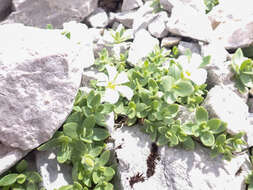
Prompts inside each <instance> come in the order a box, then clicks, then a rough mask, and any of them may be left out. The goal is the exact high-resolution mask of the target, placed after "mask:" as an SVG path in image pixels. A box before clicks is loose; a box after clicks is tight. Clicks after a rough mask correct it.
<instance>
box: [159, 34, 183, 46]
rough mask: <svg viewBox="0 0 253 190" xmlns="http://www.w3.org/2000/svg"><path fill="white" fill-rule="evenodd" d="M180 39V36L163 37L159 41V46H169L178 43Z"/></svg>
mask: <svg viewBox="0 0 253 190" xmlns="http://www.w3.org/2000/svg"><path fill="white" fill-rule="evenodd" d="M181 39H182V38H180V37H165V38H163V39H162V41H161V47H165V48H171V47H173V46H176V45H178V44H179V42H180V40H181Z"/></svg>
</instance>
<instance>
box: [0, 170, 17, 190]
mask: <svg viewBox="0 0 253 190" xmlns="http://www.w3.org/2000/svg"><path fill="white" fill-rule="evenodd" d="M18 175H19V174H15V173H13V174H8V175H6V176H4V177H3V178H1V179H0V187H1V186H10V185H12V184H14V183H15V182H16V180H17V177H18Z"/></svg>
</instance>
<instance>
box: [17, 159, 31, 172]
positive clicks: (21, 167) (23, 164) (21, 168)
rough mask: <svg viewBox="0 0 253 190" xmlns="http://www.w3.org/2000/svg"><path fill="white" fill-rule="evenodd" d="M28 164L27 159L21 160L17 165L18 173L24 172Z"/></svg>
mask: <svg viewBox="0 0 253 190" xmlns="http://www.w3.org/2000/svg"><path fill="white" fill-rule="evenodd" d="M27 166H28V163H27V161H26V160H21V161H20V162H19V163H18V164H17V165H16V170H17V172H18V173H22V172H23V171H25V170H26V168H27Z"/></svg>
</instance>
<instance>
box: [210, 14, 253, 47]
mask: <svg viewBox="0 0 253 190" xmlns="http://www.w3.org/2000/svg"><path fill="white" fill-rule="evenodd" d="M214 35H215V37H216V38H217V39H218V40H220V41H221V43H223V45H224V47H225V48H226V49H232V50H235V49H237V48H245V47H249V46H251V45H252V44H253V16H251V17H249V18H246V19H244V20H242V21H232V22H226V23H222V24H220V25H219V26H218V27H217V28H216V29H215V30H214Z"/></svg>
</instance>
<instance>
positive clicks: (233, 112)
mask: <svg viewBox="0 0 253 190" xmlns="http://www.w3.org/2000/svg"><path fill="white" fill-rule="evenodd" d="M202 105H203V106H204V107H205V108H206V109H207V110H208V112H209V116H210V118H213V117H218V118H220V119H221V120H222V121H224V122H227V124H228V125H227V130H228V132H229V133H230V134H236V133H238V132H242V131H245V132H246V131H247V128H248V126H249V123H248V121H247V118H248V106H247V105H246V103H245V102H244V101H243V100H242V98H240V97H239V96H238V95H237V94H236V93H235V92H233V91H232V90H231V89H230V88H229V87H226V86H215V87H213V88H212V89H211V90H210V91H209V92H208V94H207V97H206V99H205V100H204V102H203V104H202Z"/></svg>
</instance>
